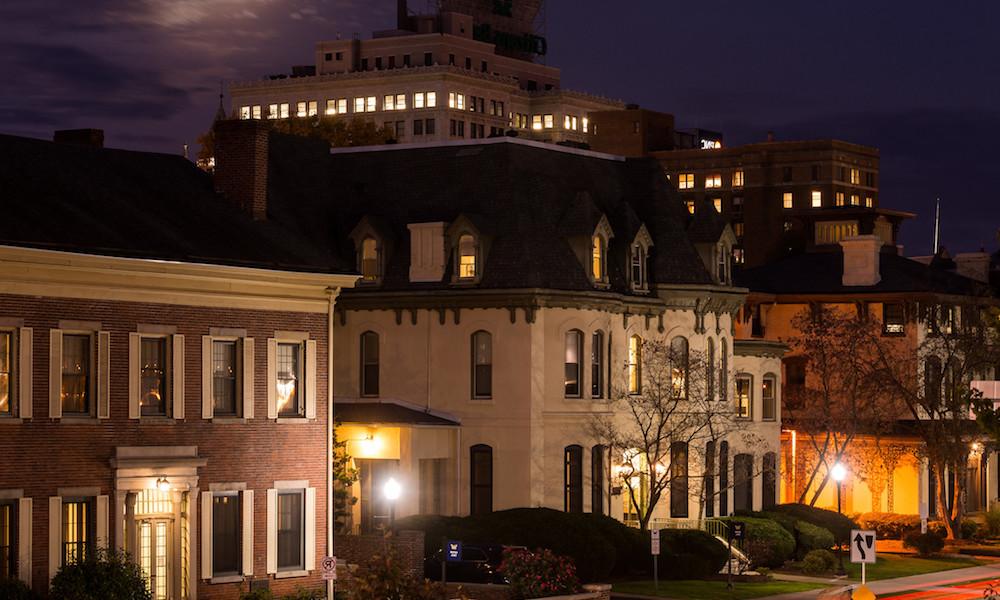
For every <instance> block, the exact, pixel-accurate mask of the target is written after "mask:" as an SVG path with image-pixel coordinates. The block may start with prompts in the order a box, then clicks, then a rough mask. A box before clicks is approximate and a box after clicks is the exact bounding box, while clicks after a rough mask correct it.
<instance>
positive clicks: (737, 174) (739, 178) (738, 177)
mask: <svg viewBox="0 0 1000 600" xmlns="http://www.w3.org/2000/svg"><path fill="white" fill-rule="evenodd" d="M733 187H734V188H737V187H743V169H736V170H735V171H733Z"/></svg>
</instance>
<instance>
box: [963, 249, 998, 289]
mask: <svg viewBox="0 0 1000 600" xmlns="http://www.w3.org/2000/svg"><path fill="white" fill-rule="evenodd" d="M955 267H956V268H955V270H956V271H958V274H959V275H962V276H963V277H968V278H969V279H975V280H976V281H981V282H983V283H989V281H990V255H989V254H987V253H986V252H962V253H959V254H956V255H955Z"/></svg>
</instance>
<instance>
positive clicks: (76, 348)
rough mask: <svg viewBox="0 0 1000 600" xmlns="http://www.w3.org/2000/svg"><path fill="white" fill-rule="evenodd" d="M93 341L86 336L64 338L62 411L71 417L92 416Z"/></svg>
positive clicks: (72, 335)
mask: <svg viewBox="0 0 1000 600" xmlns="http://www.w3.org/2000/svg"><path fill="white" fill-rule="evenodd" d="M91 341H92V337H91V336H90V335H86V334H82V335H81V334H65V335H63V336H62V345H63V347H62V394H61V396H62V411H63V414H64V415H66V414H69V415H73V414H76V415H89V414H90V388H91V379H90V377H91V369H92V359H91V346H92V344H91Z"/></svg>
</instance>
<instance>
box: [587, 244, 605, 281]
mask: <svg viewBox="0 0 1000 600" xmlns="http://www.w3.org/2000/svg"><path fill="white" fill-rule="evenodd" d="M590 246H591V265H590V274H591V275H592V276H593V277H594V282H595V283H599V282H602V281H604V238H603V237H601V236H600V235H595V236H594V237H593V239H592V240H591V244H590Z"/></svg>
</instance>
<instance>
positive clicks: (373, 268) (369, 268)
mask: <svg viewBox="0 0 1000 600" xmlns="http://www.w3.org/2000/svg"><path fill="white" fill-rule="evenodd" d="M380 262H381V261H380V260H379V247H378V241H377V240H376V239H375V238H373V237H366V238H365V239H364V240H362V242H361V278H362V279H363V280H364V281H378V278H379V275H380V271H381V268H380V267H381V265H380V264H379V263H380Z"/></svg>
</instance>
